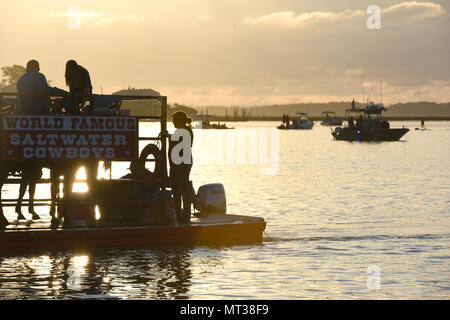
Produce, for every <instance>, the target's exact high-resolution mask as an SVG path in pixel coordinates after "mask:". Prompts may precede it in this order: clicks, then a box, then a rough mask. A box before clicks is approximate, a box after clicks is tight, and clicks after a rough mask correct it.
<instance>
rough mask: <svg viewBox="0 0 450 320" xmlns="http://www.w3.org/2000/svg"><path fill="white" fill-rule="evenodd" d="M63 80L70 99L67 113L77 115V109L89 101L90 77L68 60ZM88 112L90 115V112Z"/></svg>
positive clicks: (83, 69) (80, 67) (90, 93)
mask: <svg viewBox="0 0 450 320" xmlns="http://www.w3.org/2000/svg"><path fill="white" fill-rule="evenodd" d="M65 78H66V85H67V86H68V87H69V91H70V94H71V98H72V99H71V100H72V101H71V108H70V111H69V113H79V109H77V108H79V107H80V105H81V104H83V103H84V102H86V101H88V100H90V96H91V95H92V83H91V77H90V75H89V72H88V71H87V70H86V69H85V68H84V67H82V66H80V65H79V64H78V63H77V62H76V61H75V60H69V61H67V63H66V72H65ZM91 103H92V101H91ZM89 111H90V113H92V110H89Z"/></svg>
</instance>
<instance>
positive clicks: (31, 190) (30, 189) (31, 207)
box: [28, 181, 41, 220]
mask: <svg viewBox="0 0 450 320" xmlns="http://www.w3.org/2000/svg"><path fill="white" fill-rule="evenodd" d="M28 193H29V195H30V199H29V202H28V213H31V216H32V217H31V219H33V220H38V219H40V218H41V217H39V215H38V214H37V213H36V212H35V211H34V195H35V193H36V182H34V181H30V183H29V187H28Z"/></svg>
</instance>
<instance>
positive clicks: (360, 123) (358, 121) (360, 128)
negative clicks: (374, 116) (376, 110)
mask: <svg viewBox="0 0 450 320" xmlns="http://www.w3.org/2000/svg"><path fill="white" fill-rule="evenodd" d="M363 121H364V118H363V116H359V118H358V119H357V120H356V129H358V130H359V131H361V130H362V126H363Z"/></svg>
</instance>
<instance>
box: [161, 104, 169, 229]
mask: <svg viewBox="0 0 450 320" xmlns="http://www.w3.org/2000/svg"><path fill="white" fill-rule="evenodd" d="M166 132H167V97H161V155H162V159H161V166H162V168H161V169H162V174H161V212H162V222H163V224H165V225H168V224H169V221H170V219H169V214H170V213H169V208H168V205H167V199H166V183H167V136H166Z"/></svg>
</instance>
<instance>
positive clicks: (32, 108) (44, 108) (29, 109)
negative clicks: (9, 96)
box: [16, 60, 68, 115]
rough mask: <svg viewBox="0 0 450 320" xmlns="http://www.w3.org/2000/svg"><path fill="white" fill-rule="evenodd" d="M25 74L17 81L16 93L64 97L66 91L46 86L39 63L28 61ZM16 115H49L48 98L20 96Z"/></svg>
mask: <svg viewBox="0 0 450 320" xmlns="http://www.w3.org/2000/svg"><path fill="white" fill-rule="evenodd" d="M25 71H26V72H25V73H24V74H23V75H22V76H21V77H20V78H19V80H18V81H17V92H18V93H21V94H49V95H51V94H56V95H60V94H63V95H66V94H68V92H67V91H64V90H62V89H59V88H56V87H53V88H52V87H50V86H49V85H48V82H47V79H46V78H45V76H44V75H43V74H42V73H40V72H39V71H40V68H39V62H37V61H36V60H30V61H28V63H27V67H26V69H25ZM16 113H21V114H41V115H46V114H50V98H49V97H46V96H20V97H19V104H18V107H17V109H16Z"/></svg>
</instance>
